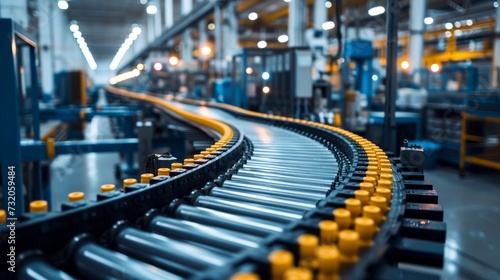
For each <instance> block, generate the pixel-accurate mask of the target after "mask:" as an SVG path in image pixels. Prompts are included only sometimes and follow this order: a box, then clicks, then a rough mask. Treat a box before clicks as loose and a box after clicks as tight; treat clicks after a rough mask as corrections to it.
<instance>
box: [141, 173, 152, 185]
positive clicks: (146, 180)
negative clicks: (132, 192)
mask: <svg viewBox="0 0 500 280" xmlns="http://www.w3.org/2000/svg"><path fill="white" fill-rule="evenodd" d="M154 176H155V174H153V173H144V174H141V184H149V181H150V180H151V178H153V177H154Z"/></svg>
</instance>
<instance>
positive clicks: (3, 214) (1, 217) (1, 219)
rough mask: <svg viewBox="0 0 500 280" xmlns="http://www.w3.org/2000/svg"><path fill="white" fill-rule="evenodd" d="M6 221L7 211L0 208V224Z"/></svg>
mask: <svg viewBox="0 0 500 280" xmlns="http://www.w3.org/2000/svg"><path fill="white" fill-rule="evenodd" d="M6 221H7V213H6V212H5V210H3V209H0V224H5V222H6Z"/></svg>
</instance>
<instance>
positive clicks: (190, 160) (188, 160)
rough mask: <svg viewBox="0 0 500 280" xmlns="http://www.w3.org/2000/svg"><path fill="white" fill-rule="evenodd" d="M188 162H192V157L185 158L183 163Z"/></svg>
mask: <svg viewBox="0 0 500 280" xmlns="http://www.w3.org/2000/svg"><path fill="white" fill-rule="evenodd" d="M190 163H194V159H193V158H186V159H184V164H190Z"/></svg>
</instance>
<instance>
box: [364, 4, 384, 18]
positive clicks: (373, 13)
mask: <svg viewBox="0 0 500 280" xmlns="http://www.w3.org/2000/svg"><path fill="white" fill-rule="evenodd" d="M383 13H385V8H384V7H382V6H377V7H373V8H371V9H369V10H368V14H369V15H370V16H372V17H374V16H378V15H381V14H383Z"/></svg>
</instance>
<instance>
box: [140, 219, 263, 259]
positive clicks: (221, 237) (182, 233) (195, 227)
mask: <svg viewBox="0 0 500 280" xmlns="http://www.w3.org/2000/svg"><path fill="white" fill-rule="evenodd" d="M147 229H148V230H150V231H152V232H153V233H157V234H161V235H163V236H167V237H169V238H174V239H178V240H182V241H194V242H197V243H201V244H205V245H210V246H213V247H217V248H221V249H224V250H227V251H230V252H238V251H241V250H243V249H247V248H258V247H259V242H260V241H261V239H260V238H257V237H254V236H251V235H248V234H244V233H239V232H236V231H232V230H227V229H222V228H214V227H210V226H205V225H200V224H198V223H194V222H190V221H185V220H178V219H173V218H168V217H162V216H156V217H154V218H153V219H152V220H151V221H150V223H149V225H148V226H147Z"/></svg>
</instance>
